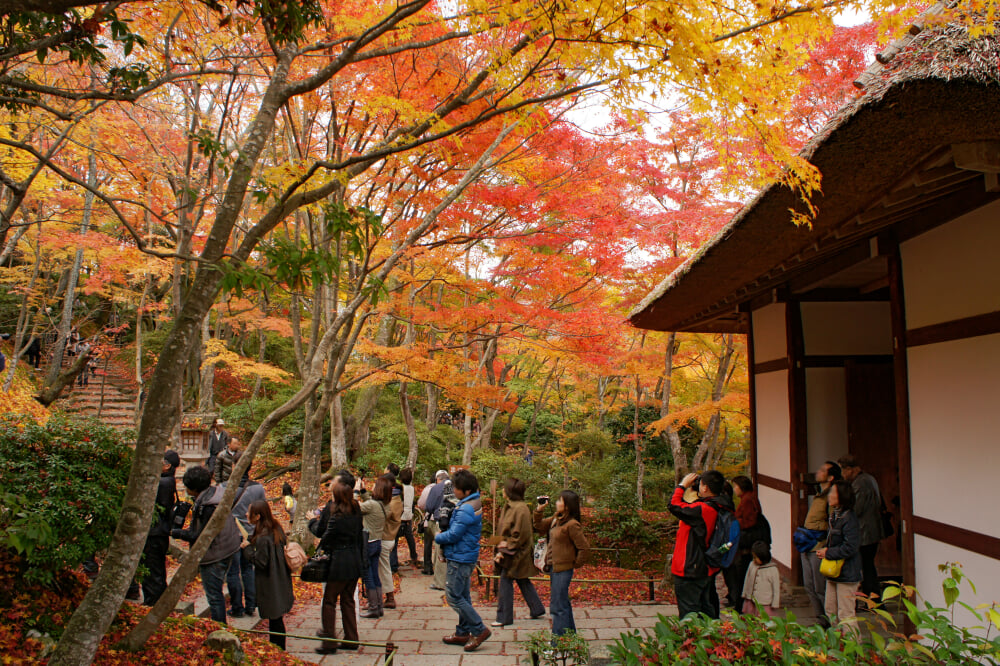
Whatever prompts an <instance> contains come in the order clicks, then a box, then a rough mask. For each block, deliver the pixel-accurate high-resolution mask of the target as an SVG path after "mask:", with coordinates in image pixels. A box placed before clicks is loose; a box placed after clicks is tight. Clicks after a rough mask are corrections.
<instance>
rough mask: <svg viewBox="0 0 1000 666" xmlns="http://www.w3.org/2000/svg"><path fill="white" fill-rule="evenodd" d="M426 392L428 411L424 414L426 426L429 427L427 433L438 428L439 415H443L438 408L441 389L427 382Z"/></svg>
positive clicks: (425, 385)
mask: <svg viewBox="0 0 1000 666" xmlns="http://www.w3.org/2000/svg"><path fill="white" fill-rule="evenodd" d="M424 390H425V392H426V393H427V411H426V412H425V414H424V424H425V425H426V426H427V432H434V428H436V427H437V422H438V418H439V415H440V414H441V411H440V409H439V408H438V399H439V398H440V396H441V389H440V388H438V387H437V386H435V385H434V384H431V383H430V382H425V383H424Z"/></svg>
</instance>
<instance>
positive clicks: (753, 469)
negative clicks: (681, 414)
mask: <svg viewBox="0 0 1000 666" xmlns="http://www.w3.org/2000/svg"><path fill="white" fill-rule="evenodd" d="M747 319H748V320H749V321H748V323H747V393H748V396H749V402H750V405H749V407H750V478H751V479H753V485H754V488H756V487H757V485H758V482H757V374H756V373H755V372H754V363H755V361H754V358H755V356H754V353H753V313H752V312H751V313H750V314H749V315H747Z"/></svg>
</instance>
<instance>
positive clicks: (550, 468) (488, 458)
mask: <svg viewBox="0 0 1000 666" xmlns="http://www.w3.org/2000/svg"><path fill="white" fill-rule="evenodd" d="M471 469H472V473H473V474H475V475H476V478H478V479H479V485H480V487H483V486H486V487H488V486H489V484H490V481H491V480H493V479H496V482H497V485H498V486H499V487H503V484H504V482H505V481H506V480H507V479H509V478H511V477H515V478H518V479H521V480H522V481H524V483H525V484H526V485H527V491H526V493H525V499H526V500H527V501H528V505H529V506H531V505H532V500H533V498H534V497H536V496H538V495H549V496H555V495H557V494H559V491H561V490H563V488H564V486H563V471H562V468H561V467H560V465H559V460H558V459H557V458H556V457H555V456H552V455H547V454H545V453H537V454H535V456H534V459H533V460H532V464H531V465H529V464H528V463H527V462H525V461H524V459H523V458H522V457H521V455H520V452H518V453H515V454H510V455H508V454H505V453H501V452H499V451H494V450H493V449H477V450H475V451H473V452H472V465H471Z"/></svg>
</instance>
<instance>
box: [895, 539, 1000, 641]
mask: <svg viewBox="0 0 1000 666" xmlns="http://www.w3.org/2000/svg"><path fill="white" fill-rule="evenodd" d="M913 541H914V543H913V546H914V547H913V550H914V554H915V555H916V558H915V559H916V565H917V567H916V573H917V580H916V583H917V590H919V592H920V595H921V596H922V597H923V598H924V599H926V600H927V601H929V602H930V603H932V604H933V605H935V606H938V607H940V608H943V607H944V593H943V592H942V590H941V581H942V580H943V575H942V573H941V572H940V571H938V565H939V564H944V563H945V562H961V563H962V571H963V572H964V573H965V574H966V575H967V576H968V577H969V579H970V580H971V581H972V582H973V583H974V584H975V586H976V594H973V593H972V590H971V589H969V587H968V585H966V584H965V583H963V584H962V586H961V588H960V590H961V596H960V597H959V601H963V602H965V603H967V604H969V605H970V606H972V607H973V608H975V607H976V606H977V605H978V604H980V603H992V602H994V601H1000V576H998V575H997V573H998V571H1000V562H998V561H997V560H994V559H993V558H991V557H986V556H984V555H979V554H978V553H972V552H969V551H967V550H963V549H961V548H956V547H955V546H952V545H950V544H946V543H941V542H940V541H935V540H934V539H929V538H927V537H924V536H920V535H919V534H918V535H916V536H915V537H914V540H913ZM956 609H957V610H956V612H955V620H956V622H957V623H958V624H960V625H962V626H966V627H973V626H977V625H978V624H979V622H978V621H977V620H976V618H975V617H974V616H973V615H972V614H971V613H969V612H968V611H967V610H965V609H964V608H962V607H961V606H958V605H957V604H956ZM995 635H996V629H994V630H993V632H991V636H995Z"/></svg>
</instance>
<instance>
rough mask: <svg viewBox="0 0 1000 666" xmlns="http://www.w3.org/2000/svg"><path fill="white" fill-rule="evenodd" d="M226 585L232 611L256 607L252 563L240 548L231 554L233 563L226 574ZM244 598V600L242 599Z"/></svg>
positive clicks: (255, 587) (237, 612) (236, 612)
mask: <svg viewBox="0 0 1000 666" xmlns="http://www.w3.org/2000/svg"><path fill="white" fill-rule="evenodd" d="M226 586H227V587H228V588H229V603H230V604H232V607H233V613H235V614H237V615H238V614H240V613H242V612H244V611H248V612H252V611H253V610H254V609H255V608H257V586H256V584H255V583H254V571H253V565H252V564H250V560H248V559H247V556H246V553H245V552H244V550H243V549H242V548H240V551H239V552H238V553H236V554H235V555H233V564H232V566H231V567H229V573H228V574H227V575H226ZM244 600H245V601H244Z"/></svg>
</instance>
